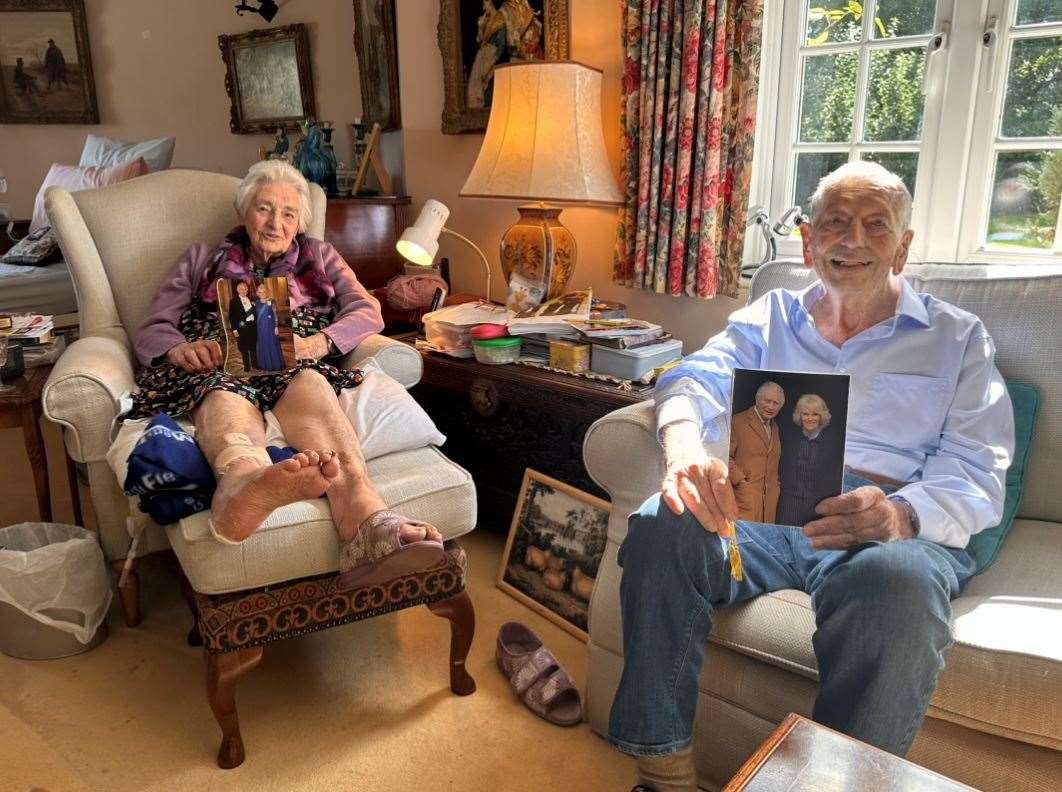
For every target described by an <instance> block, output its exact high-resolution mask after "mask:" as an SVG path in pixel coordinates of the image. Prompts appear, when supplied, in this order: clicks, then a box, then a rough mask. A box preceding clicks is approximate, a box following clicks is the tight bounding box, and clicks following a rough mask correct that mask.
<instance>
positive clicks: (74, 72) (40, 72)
mask: <svg viewBox="0 0 1062 792" xmlns="http://www.w3.org/2000/svg"><path fill="white" fill-rule="evenodd" d="M99 122H100V112H99V107H98V106H97V103H96V83H95V80H94V79H93V76H92V52H91V48H90V47H89V37H88V25H87V23H86V17H85V3H84V0H0V124H98V123H99Z"/></svg>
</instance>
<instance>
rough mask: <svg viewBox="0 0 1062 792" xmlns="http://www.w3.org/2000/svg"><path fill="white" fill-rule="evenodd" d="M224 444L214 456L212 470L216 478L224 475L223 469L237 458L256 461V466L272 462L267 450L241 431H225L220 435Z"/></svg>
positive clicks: (226, 468) (264, 465) (227, 467)
mask: <svg viewBox="0 0 1062 792" xmlns="http://www.w3.org/2000/svg"><path fill="white" fill-rule="evenodd" d="M221 439H222V441H223V442H224V446H223V447H222V449H221V450H220V451H219V452H218V454H217V456H216V457H214V472H215V473H217V475H218V478H221V477H222V476H224V475H225V471H226V470H228V469H229V466H230V465H231V464H232V463H233V462H235V461H236V460H237V459H250V460H252V461H254V462H257V463H258V467H266V466H268V465H272V464H273V460H271V459H270V458H269V452H268V451H266V450H265V446H263V445H256V444H255V443H254V442H253V441H252V440H251V438H250V437H248V436H247V435H245V434H244V433H243V432H226V433H225V434H224V435H222V438H221Z"/></svg>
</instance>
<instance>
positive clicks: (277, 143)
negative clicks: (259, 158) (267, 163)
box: [267, 127, 291, 160]
mask: <svg viewBox="0 0 1062 792" xmlns="http://www.w3.org/2000/svg"><path fill="white" fill-rule="evenodd" d="M290 145H291V143H290V141H289V140H288V136H287V133H286V132H284V127H277V136H276V137H275V138H274V139H273V150H272V151H270V152H269V156H268V157H267V159H279V160H282V159H286V157H285V156H284V155H285V154H287V153H288V147H289V146H290Z"/></svg>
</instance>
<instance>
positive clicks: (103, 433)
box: [43, 170, 476, 624]
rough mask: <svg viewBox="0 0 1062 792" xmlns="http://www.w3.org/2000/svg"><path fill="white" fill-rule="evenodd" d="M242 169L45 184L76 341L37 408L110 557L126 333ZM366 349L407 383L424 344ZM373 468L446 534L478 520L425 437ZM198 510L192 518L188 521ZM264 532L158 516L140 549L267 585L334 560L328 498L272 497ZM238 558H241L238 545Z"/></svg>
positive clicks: (225, 227) (461, 477)
mask: <svg viewBox="0 0 1062 792" xmlns="http://www.w3.org/2000/svg"><path fill="white" fill-rule="evenodd" d="M238 184H239V180H238V179H236V178H233V177H231V176H225V175H221V174H216V173H206V172H201V171H192V170H168V171H162V172H159V173H153V174H150V175H147V176H143V177H140V178H138V179H134V180H132V181H128V182H123V183H121V184H117V185H113V186H109V187H105V188H102V189H98V190H89V191H85V192H77V193H69V192H67V191H65V190H62V189H59V188H52V189H51V190H49V191H48V193H47V195H46V199H45V201H46V208H47V211H48V215H49V217H50V218H51V220H52V224H53V226H54V227H55V229H56V232H57V234H58V237H59V241H60V245H61V247H62V250H63V254H64V256H65V258H66V261H67V263H68V264H69V266H70V272H71V275H72V276H73V281H74V287H75V290H76V292H77V298H78V306H79V311H80V325H81V326H80V339H79V340H78V341H76V342H75V343H74V344H72V345H71V346H70V348H69V349H68V350H67V351H66V353H65V354H64V355H63V356H62V357H61V358H60V360H59V361H58V363H57V364H56V366H55V368H54V369H53V371H52V373H51V376H50V377H49V379H48V383H47V385H46V386H45V389H44V394H43V402H44V414H45V415H46V416H47V417H48V418H49V419H50V420H52V421H55V422H56V423H58V424H61V425H62V426H63V427H64V433H63V434H64V439H65V443H66V447H67V450H68V452H69V453H70V455H71V456H72V457H73V458H74V459H76V460H77V461H79V462H84V463H85V464H86V466H87V468H88V477H89V486H90V489H91V493H92V503H93V506H94V508H95V513H96V519H97V521H98V524H99V535H100V542H101V544H102V545H103V549H104V553H105V554H106V556H107V558H108V559H109V560H110V561H111V562H112V564H113V565H114V566H115V568H116V569H118V568H120V567H121V565H122V563H123V561H124V560H125V558H126V555H127V553H128V550H129V548H130V542H131V539H130V532H129V530H128V528H127V525H126V523H127V517H128V516H129V502H128V499H127V498H126V497H125V495H123V493H122V491H121V489H120V487H119V482H118V481H117V480H116V478H115V475H114V473H113V472H112V471H111V469H110V468H109V467H108V465H107V462H106V460H105V456H106V454H107V450H108V448H109V446H110V443H111V439H112V435H113V431H114V424H115V418H116V417H117V415H118V413H119V402H120V399H121V397H122V396H123V395H124V394H126V393H128V392H129V391H131V390H132V388H133V374H134V369H135V366H136V361H135V358H134V355H133V346H132V341H131V335H132V333H133V331H134V329H135V328H136V326H137V324H138V323H139V321H140V319H141V317H142V315H143V313H144V310H145V309H146V307H147V305H148V303H149V302H150V300H151V299H152V297H153V296H154V294H155V292H156V290H157V288H158V285H159V283H160V281H161V280H162V278H163V277H164V276H165V274H166V273H167V272H168V271H169V269H170V268H171V267H172V265H173V264H174V263H175V262H176V260H177V258H178V256H179V255H180V254H181V253H182V252H183V251H184V250H185V249H186V248H187V247H188V246H189V245H190V244H193V243H195V242H208V243H213V242H216V241H220V240H221V238H222V237H223V236H224V235H225V234H226V233H227V232H228V231H229V230H230V229H231V228H232V227H233V226H234V225H235V224H236V215H235V210H234V200H235V195H236V188H237V186H238ZM311 194H312V209H313V219H312V221H311V223H310V226H309V228H308V230H307V233H308V235H309V236H311V237H313V238H316V239H321V238H322V237H323V234H324V218H325V196H324V193H323V192H322V191H321V189H320V188H319V187H317V186H316V185H311ZM348 263H351V264H352V265H354V266H355V269H356V263H357V262H348ZM369 356H373V357H374V358H375V360H376V362H377V363H378V364H379V365H380V366H381V367H382V368H383V369H384V371H386V372H387V373H388V374H389V375H391V376H392V377H393V378H395V379H396V380H398V381H399V382H400V383H402V384H403V385H404V386H405V387H407V388H408V387H411V386H412V385H414V384H416V382H417V381H418V380H419V379H420V374H421V359H420V354H419V353H418V352H416V351H415V350H414V349H412V348H411V347H409V346H408V345H406V344H402V343H399V342H396V341H393V340H391V339H389V338H385V337H383V336H371V337H370V338H368V339H366V340H365V341H364V342H363V343H362V344H361V345H360V346H359V347H358V348H357V349H356V350H354V351H353V352H351V353H350V354H349V355H348V356H347V358H346V359H345V360H344V365H345V366H352V365H355V364H357V363H358V361H361V360H364V359H365V358H367V357H369ZM369 472H370V475H371V476H372V477H373V480H374V482H375V483H376V484H377V486H378V487H379V489H380V492H381V495H382V496H383V497H384V499H385V500H387V501H388V503H389V505H392V506H401V507H402V508H403V509H404V510H405V513H407V514H409V516H411V517H414V518H418V519H423V520H426V521H430V522H432V523H433V524H435V525H436V526H438V528H439V530H440V531H441V532H442V533H443V536H444V537H445V538H446V539H451V538H453V537H455V536H458V535H460V534H462V533H465V532H467V531H469V530H471V529H472V527H473V526H474V525H475V518H476V510H475V492H474V486H473V484H472V481H471V479H470V477H469V476H468V474H467V473H466V472H465V471H464V470H462V469H461V468H460V467H458V466H457V465H454V464H453V463H452V462H450V461H449V460H447V459H446V457H444V456H443V455H442V454H441V453H440V452H439V451H438V450H437V449H435V448H433V447H430V446H429V447H425V448H422V449H416V450H413V451H405V452H401V453H396V454H390V455H388V456H385V457H381V458H380V459H377V460H372V461H370V464H369ZM197 518H199V519H197ZM268 526H269V530H268V532H264V533H265V534H267V535H266V536H265V537H264V538H263V539H262V540H261V541H253V542H252V541H248V542H246V543H245V544H244V545H243V546H241V547H240V548H235V549H233V550H232V551H231V553H232V554H231V555H230V554H227V553H223V552H219V548H218V547H217V543H216V542H214V541H213V540H212V539H210V537H209V531H208V530H207V528H206V521H205V517H204V516H203V515H196V516H193V517H192V518H189V519H187V520H183V521H181V523H178V524H177V525H174V526H169V527H168V529H167V530H163V529H162V528H161V527H159V526H156V525H154V524H152V525H150V526H149V527H148V530H147V531H146V532H145V534H144V535H143V536H142V538H141V540H140V541H139V543H138V547H137V549H136V555H137V556H142V555H145V554H147V553H150V552H152V551H156V550H161V549H166V548H168V547H171V546H172V547H173V548H174V550H175V551H177V554H178V557H179V558H180V560H181V563H182V567H183V568H184V570H185V572H186V574H188V576H189V578H191V580H192V583H193V585H194V586H195V590H196V591H198V592H201V593H214V592H222V591H235V590H240V589H247V588H252V587H254V586H261V585H269V584H272V583H273V582H276V581H279V580H290V579H293V578H298V577H302V576H308V575H313V574H318V573H321V572H325V571H328V568H329V567H331V569H333V570H334V569H335V562H336V552H337V550H336V548H337V544H336V538H335V531H334V529H333V528H332V525H331V520H330V518H329V514H328V511H327V505H326V504H325V502H324V501H316V502H303V503H298V504H292V505H291V506H289V507H285V508H284V509H279V510H277V511H276V512H274V514H273V515H272V516H271V517H270V519H269V521H268ZM295 531H298V532H299V536H300V540H299V541H300V544H299V548H300V552H299V553H297V554H292V553H287V552H285V551H284V548H285V543H284V542H283V541H282V538H283V536H284V534H285V533H289V532H295ZM237 556H239V557H237ZM119 593H120V595H121V601H122V604H123V608H124V610H125V616H126V621H127V622H128V623H129V624H136V623H137V622H138V621H139V618H140V616H139V583H138V578H137V575H136V571H135V566H134V569H133V572H132V574H129V575H127V576H126V582H125V585H124V586H123V587H122V589H121V590H120V592H119Z"/></svg>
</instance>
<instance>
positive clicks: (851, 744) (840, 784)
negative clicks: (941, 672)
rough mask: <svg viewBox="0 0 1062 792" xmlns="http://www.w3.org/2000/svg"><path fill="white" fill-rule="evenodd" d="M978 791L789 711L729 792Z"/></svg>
mask: <svg viewBox="0 0 1062 792" xmlns="http://www.w3.org/2000/svg"><path fill="white" fill-rule="evenodd" d="M779 789H784V790H786V792H822V790H824V789H868V790H869V789H873V790H874V791H875V792H905V790H913V789H917V790H921V791H922V792H962V791H963V790H965V792H976V790H974V789H973V787H968V786H966V785H965V784H960V783H958V782H957V781H952V780H951V779H950V778H946V777H944V776H942V775H940V774H939V773H934V772H933V771H932V770H927V769H926V768H924V767H920V766H918V765H916V764H913V763H912V762H908V761H907V760H906V759H901V758H900V757H898V756H894V755H892V754H890V753H886V752H885V751H882V750H879V749H878V748H874V747H873V746H870V745H867V744H866V743H862V742H860V741H859V740H855V739H853V738H851V737H848V736H847V735H844V734H841V733H840V732H837V731H834V730H833V729H828V728H826V727H825V726H820V725H819V724H818V723H815V722H814V721H811V720H808V719H807V718H804V717H801V716H800V715H795V714H793V713H789V714H788V715H786V717H785V720H783V721H782V722H781V723H780V724H778V728H776V729H775V730H774V731H773V732H771V735H770V736H769V737H768V738H767V739H766V740H765V741H764V743H763V745H761V746H760V747H759V748H757V749H756V752H755V753H754V754H752V756H750V757H749V758H748V760H747V761H746V762H745V764H743V765H742V766H741V769H740V770H738V772H737V775H735V776H734V777H733V778H732V779H730V782H729V783H728V784H727V785H726V786H725V787H723V792H775V790H779Z"/></svg>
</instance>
